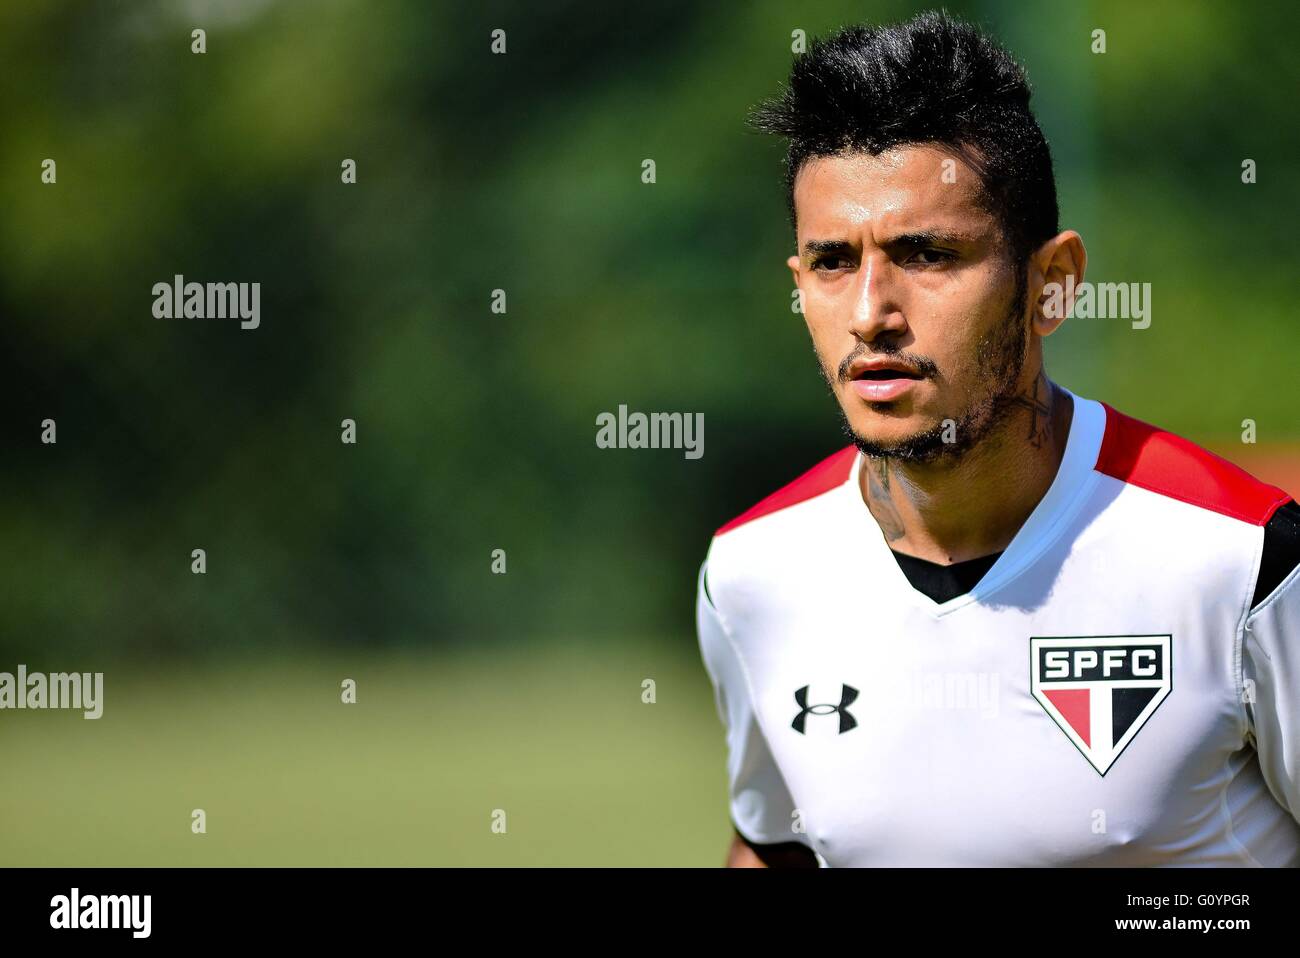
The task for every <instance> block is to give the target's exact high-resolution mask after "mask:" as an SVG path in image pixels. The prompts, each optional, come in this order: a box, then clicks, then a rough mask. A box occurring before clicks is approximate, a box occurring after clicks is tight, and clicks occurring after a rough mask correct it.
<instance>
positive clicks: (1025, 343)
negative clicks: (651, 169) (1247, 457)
mask: <svg viewBox="0 0 1300 958" xmlns="http://www.w3.org/2000/svg"><path fill="white" fill-rule="evenodd" d="M753 122H754V125H755V126H756V127H757V128H758V129H760V130H763V131H765V132H768V133H775V134H778V135H780V136H782V137H785V138H787V139H788V152H787V156H786V177H787V179H786V188H787V199H788V204H789V210H790V215H791V219H792V222H793V224H794V226H795V236H796V254H795V255H794V256H791V257H790V259H789V261H788V265H789V267H790V270H791V272H792V273H793V275H794V281H795V284H796V285H797V287H798V288H799V290H800V293H801V298H802V302H803V315H804V319H805V321H806V323H807V326H808V332H809V333H810V335H811V338H812V344H813V347H814V350H815V352H816V354H817V357H818V359H819V361H820V364H821V367H822V371H823V374H824V376H825V378H826V381H827V384H828V386H829V387H830V390H831V392H832V393H833V395H834V396H835V398H836V400H837V401H838V404H839V407H840V410H841V413H842V416H843V421H844V426H845V429H846V432H847V435H848V436H849V437H850V438H851V439H852V445H849V446H847V447H846V448H844V449H841V450H840V451H839V452H836V453H835V454H834V455H832V456H830V457H829V458H827V459H826V460H824V461H823V462H821V463H819V464H817V465H816V466H814V467H813V468H812V469H810V470H809V471H807V472H806V473H804V474H803V475H802V476H800V477H799V478H797V479H795V480H794V481H793V482H791V483H790V484H789V485H787V486H785V487H784V488H782V489H779V490H778V491H776V492H774V493H773V494H772V495H770V496H768V497H767V498H766V499H763V500H762V501H761V502H759V503H758V504H757V505H755V506H753V508H751V509H749V510H748V511H747V512H745V513H743V514H742V515H740V516H738V517H737V518H735V519H733V520H731V521H730V522H728V523H727V524H726V525H724V526H722V528H720V529H719V530H718V531H717V532H716V534H715V536H714V538H713V540H712V542H711V544H710V547H709V551H708V555H707V557H706V559H705V561H704V564H703V566H702V567H701V570H700V576H699V595H698V626H699V640H700V647H701V652H702V656H703V659H704V663H705V665H706V667H707V670H708V673H709V676H710V678H711V679H712V681H713V683H714V688H715V691H716V701H717V706H718V711H719V714H720V716H721V718H722V720H723V722H724V723H725V727H726V741H727V747H728V755H729V758H728V766H727V767H728V773H729V780H730V803H729V805H730V814H731V819H732V823H733V824H734V826H735V831H736V835H735V837H734V840H733V843H732V846H731V850H730V853H729V856H728V864H729V865H736V866H758V865H763V864H768V865H773V864H779V865H794V866H821V867H827V866H856V865H864V866H866V865H945V866H946V865H951V866H962V865H993V866H1036V865H1228V866H1232V865H1265V866H1284V865H1286V866H1295V865H1300V824H1298V823H1297V820H1296V816H1297V814H1300V581H1298V580H1300V575H1298V574H1297V565H1298V564H1300V507H1297V505H1296V503H1295V502H1293V501H1292V500H1291V498H1290V497H1289V496H1288V495H1287V494H1286V493H1285V492H1283V491H1282V490H1280V489H1278V488H1275V487H1273V486H1270V485H1267V484H1265V483H1263V482H1260V481H1258V480H1256V479H1254V478H1252V477H1251V476H1250V475H1248V474H1247V473H1245V472H1244V471H1242V470H1241V469H1239V468H1237V467H1236V466H1234V465H1231V464H1230V463H1228V462H1225V461H1224V460H1222V459H1219V458H1217V457H1216V456H1213V455H1211V454H1210V453H1208V452H1206V451H1204V450H1203V449H1201V448H1199V447H1197V446H1196V445H1193V444H1192V443H1191V442H1188V441H1187V440H1185V439H1182V438H1179V437H1178V436H1175V435H1172V434H1170V433H1168V432H1165V431H1163V430H1161V429H1158V428H1156V427H1154V426H1150V425H1147V424H1145V423H1142V422H1139V421H1137V420H1136V419H1133V418H1130V417H1129V416H1127V415H1124V414H1123V413H1121V412H1119V411H1117V410H1115V409H1114V408H1112V407H1111V406H1109V405H1107V404H1105V403H1103V402H1099V401H1096V400H1093V399H1088V398H1085V397H1083V396H1080V395H1076V394H1074V393H1072V392H1071V391H1070V390H1068V389H1066V388H1064V387H1063V386H1060V385H1058V384H1057V383H1054V382H1052V381H1051V380H1050V379H1049V378H1048V376H1047V373H1046V370H1045V369H1044V367H1043V348H1042V344H1043V339H1044V337H1046V336H1048V335H1050V334H1051V333H1052V332H1053V331H1054V330H1055V329H1056V328H1057V327H1058V326H1059V325H1060V323H1061V322H1062V318H1061V317H1062V314H1061V312H1060V311H1059V310H1053V309H1049V308H1048V304H1049V302H1050V300H1051V296H1052V295H1053V292H1052V291H1053V290H1054V289H1060V288H1066V289H1070V290H1073V289H1075V288H1076V287H1077V284H1079V283H1082V282H1084V268H1085V264H1086V255H1085V252H1084V246H1083V242H1082V240H1081V239H1080V237H1079V234H1078V233H1076V232H1073V231H1071V230H1064V231H1062V230H1061V229H1060V228H1059V226H1058V223H1057V215H1058V214H1057V203H1056V190H1055V185H1054V181H1053V172H1052V165H1051V157H1050V154H1049V151H1048V145H1047V143H1046V141H1045V139H1044V137H1043V134H1042V131H1041V130H1040V128H1039V126H1038V124H1037V122H1036V121H1035V119H1034V117H1033V115H1032V113H1031V112H1030V109H1029V89H1028V86H1027V83H1026V80H1025V76H1024V73H1023V71H1022V69H1021V68H1020V67H1019V66H1018V64H1016V63H1015V61H1014V60H1012V59H1011V57H1010V56H1008V54H1007V53H1006V52H1005V51H1004V50H1002V49H1001V48H1000V47H999V46H997V45H996V44H995V43H994V42H992V41H991V40H990V39H988V38H987V37H986V36H984V35H982V34H981V33H979V32H978V31H976V30H975V29H974V28H973V27H971V26H969V25H967V24H964V23H962V22H960V21H955V20H953V19H950V18H948V17H946V16H943V15H938V14H926V15H923V16H920V17H917V18H915V19H913V20H911V21H909V22H907V23H904V24H901V25H896V26H891V27H885V28H863V27H853V28H848V29H845V30H843V31H841V32H840V33H838V34H837V35H835V36H833V37H831V38H829V39H826V40H823V41H818V42H815V43H814V44H812V45H811V47H810V49H809V51H808V52H807V53H806V54H803V55H801V56H799V57H798V58H797V59H796V61H795V64H794V67H793V71H792V74H791V78H790V83H789V86H788V88H786V89H785V90H784V91H783V92H782V93H781V95H780V96H778V97H776V98H775V99H773V100H770V101H768V102H767V103H765V104H763V105H762V106H761V107H760V108H759V109H758V110H757V111H756V112H755V113H754V115H753ZM1070 278H1072V283H1071V284H1067V280H1069V279H1070Z"/></svg>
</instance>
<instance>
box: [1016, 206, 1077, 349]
mask: <svg viewBox="0 0 1300 958" xmlns="http://www.w3.org/2000/svg"><path fill="white" fill-rule="evenodd" d="M1087 265H1088V252H1087V250H1085V249H1084V248H1083V237H1082V236H1080V235H1079V234H1078V233H1076V232H1075V231H1074V230H1065V231H1064V232H1062V233H1058V234H1057V235H1056V236H1053V237H1052V238H1051V239H1049V240H1048V241H1047V242H1046V243H1044V244H1043V245H1042V246H1040V247H1038V249H1037V250H1035V251H1034V253H1033V254H1032V255H1031V256H1030V258H1029V293H1030V297H1031V298H1032V299H1033V301H1034V312H1033V316H1032V318H1031V319H1032V323H1033V329H1034V332H1036V333H1037V334H1038V335H1040V336H1050V335H1051V334H1052V333H1054V332H1056V330H1057V328H1058V327H1059V326H1060V325H1061V324H1062V323H1063V322H1065V317H1067V316H1069V315H1070V310H1072V309H1073V308H1074V295H1075V290H1076V289H1077V288H1078V286H1079V284H1080V283H1082V282H1083V274H1084V270H1085V269H1086V268H1087Z"/></svg>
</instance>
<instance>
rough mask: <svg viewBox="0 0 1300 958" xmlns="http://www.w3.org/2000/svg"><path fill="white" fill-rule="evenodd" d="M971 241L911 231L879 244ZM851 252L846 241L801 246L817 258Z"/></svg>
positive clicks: (950, 234) (950, 233)
mask: <svg viewBox="0 0 1300 958" xmlns="http://www.w3.org/2000/svg"><path fill="white" fill-rule="evenodd" d="M972 239H973V237H972V236H970V235H969V234H967V233H962V232H957V231H949V230H938V229H934V230H913V231H911V232H908V233H899V234H898V235H897V236H891V237H890V238H889V239H887V240H885V242H883V243H881V244H880V245H881V246H882V247H888V246H895V247H899V246H901V247H909V248H910V247H920V246H943V245H946V244H959V243H966V242H970V241H971V240H972ZM852 250H853V245H852V244H851V243H850V242H849V241H848V240H822V239H812V240H808V241H807V242H806V243H804V244H803V251H804V255H805V256H817V255H819V254H827V253H847V252H851V251H852Z"/></svg>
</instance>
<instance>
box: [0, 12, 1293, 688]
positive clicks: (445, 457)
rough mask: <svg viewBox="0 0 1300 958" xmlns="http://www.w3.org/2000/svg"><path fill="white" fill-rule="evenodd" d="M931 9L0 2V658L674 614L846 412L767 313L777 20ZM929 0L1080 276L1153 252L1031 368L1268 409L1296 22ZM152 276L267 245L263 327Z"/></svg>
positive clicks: (1278, 410)
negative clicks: (1027, 124) (697, 436)
mask: <svg viewBox="0 0 1300 958" xmlns="http://www.w3.org/2000/svg"><path fill="white" fill-rule="evenodd" d="M915 9H920V7H919V6H914V5H908V4H902V3H880V4H862V3H848V2H844V3H819V4H801V5H799V6H798V8H791V7H790V6H789V5H788V4H784V3H779V2H766V3H736V4H690V3H681V2H669V3H656V4H651V5H648V6H645V5H643V6H642V7H639V8H638V9H637V11H636V13H635V15H628V14H627V13H626V12H621V11H619V10H617V9H615V8H611V7H608V6H606V5H600V4H596V3H563V4H549V5H546V6H545V7H532V6H529V5H524V4H513V5H511V4H498V5H492V4H486V5H479V4H451V3H442V2H435V3H425V2H411V3H383V4H370V3H361V2H359V0H354V2H319V3H310V4H303V3H288V2H252V0H242V2H231V3H223V4H209V5H204V4H182V3H161V2H152V3H129V4H128V3H98V4H81V3H72V2H65V3H40V4H36V3H28V4H6V5H5V7H4V9H3V11H0V53H2V55H3V62H4V64H5V72H6V79H7V82H6V85H5V90H4V94H3V96H4V100H3V106H4V109H3V114H2V115H3V121H2V123H3V125H2V127H0V203H2V204H3V210H4V216H3V218H2V220H0V307H2V308H3V312H4V317H5V323H4V325H3V330H4V332H3V335H4V337H5V342H4V355H5V357H6V366H7V369H6V374H5V380H6V381H7V385H8V386H9V390H8V393H9V400H8V401H7V402H6V404H5V407H6V408H5V429H6V432H5V438H6V440H7V441H6V451H7V453H8V462H7V463H6V468H5V469H4V470H3V474H2V476H0V496H3V503H4V506H5V508H3V509H2V510H0V517H2V518H0V522H2V523H3V525H2V526H0V543H3V545H2V546H0V548H2V549H3V555H0V563H2V564H3V570H4V580H5V582H6V590H5V602H4V607H5V609H4V617H5V627H4V629H3V632H2V634H0V661H4V660H7V659H8V658H12V657H13V656H15V655H20V654H25V655H29V656H30V654H31V653H32V651H33V650H34V649H35V648H39V649H43V650H47V651H49V650H62V651H66V652H76V653H77V654H79V655H81V656H82V657H83V658H82V659H79V661H84V657H85V656H87V655H91V656H96V655H100V654H103V655H116V654H118V653H122V654H149V655H163V656H168V655H184V656H215V657H224V656H225V655H227V654H229V653H231V652H233V651H237V650H239V649H244V650H263V649H266V648H268V647H277V646H288V645H296V644H299V643H303V642H307V643H313V642H331V643H341V644H347V645H352V644H355V643H365V644H385V645H393V644H398V645H415V646H424V645H427V644H428V643H439V644H456V643H474V644H476V645H477V644H480V643H483V642H497V641H500V642H508V641H513V640H516V639H520V638H527V637H538V636H545V635H552V636H569V635H578V634H582V635H606V634H622V633H624V632H625V631H626V630H629V629H632V630H638V631H644V632H658V633H660V634H665V635H668V634H671V635H673V636H675V637H676V638H674V640H673V641H674V642H675V643H677V644H679V646H681V647H683V648H684V647H685V646H686V645H688V644H689V643H690V641H691V640H690V637H689V632H690V624H691V593H692V590H693V586H694V571H695V569H696V568H697V566H698V563H699V561H700V559H701V558H702V555H703V552H704V548H705V546H706V545H707V540H708V536H709V533H710V531H711V530H712V529H713V528H714V527H715V526H716V525H717V524H719V523H720V522H721V521H723V520H725V519H726V518H727V517H729V516H730V515H732V514H734V513H736V512H738V511H740V510H741V509H743V508H744V507H745V506H747V505H748V504H750V503H751V502H752V501H753V500H755V499H756V498H758V497H759V496H761V495H762V494H764V493H766V492H767V491H770V490H771V489H772V488H774V487H775V486H776V485H778V484H780V483H782V482H784V481H786V480H788V479H789V478H791V477H792V476H793V475H794V474H796V473H797V472H799V471H801V470H802V469H803V468H804V467H806V466H807V465H809V464H811V463H812V462H814V461H816V459H817V458H819V457H820V456H821V455H822V454H824V453H825V452H826V451H828V450H830V449H832V448H834V447H835V446H836V444H837V443H839V442H840V439H839V436H838V430H837V423H836V417H835V415H834V413H833V409H832V407H831V404H830V403H831V401H830V400H829V398H828V397H827V396H826V395H825V394H824V387H823V385H822V383H821V381H820V379H819V377H818V376H817V373H816V370H815V366H814V363H813V358H812V353H811V350H810V349H809V347H808V345H807V342H806V333H805V332H804V330H803V328H802V323H801V322H800V320H799V318H798V317H797V316H796V315H793V314H792V313H791V312H790V309H789V302H790V289H789V277H788V275H787V273H786V269H785V267H784V265H783V259H784V257H785V255H786V254H787V251H788V249H789V247H790V245H791V237H790V234H789V230H788V226H787V224H786V221H785V218H784V210H783V205H782V203H783V199H782V196H781V191H780V186H779V174H780V169H779V160H780V156H781V145H780V144H779V143H777V142H775V141H768V140H764V139H761V138H758V137H756V136H755V135H754V134H752V133H749V132H747V131H746V130H745V129H744V127H743V118H744V114H745V112H746V110H747V109H748V108H749V107H750V106H752V105H753V104H754V103H755V102H757V100H758V99H760V98H761V97H763V96H766V95H768V94H770V93H772V92H774V91H775V90H776V88H777V85H778V84H779V83H780V82H782V81H783V80H784V78H785V76H786V73H787V71H788V66H789V61H790V50H789V44H790V33H791V31H792V30H793V29H795V28H800V29H803V30H805V31H807V32H808V34H809V35H810V36H815V35H818V34H821V33H825V32H826V31H828V30H830V29H833V28H834V27H836V26H838V25H840V24H842V23H847V22H853V21H857V20H864V19H873V18H875V19H892V18H898V17H903V16H906V15H907V14H909V13H910V12H912V11H913V10H915ZM952 9H953V10H954V12H958V13H964V14H966V15H968V16H972V17H973V18H975V19H977V20H979V21H981V22H983V23H985V24H986V25H988V26H991V27H992V28H993V29H994V31H995V32H996V33H997V34H998V35H999V36H1000V37H1002V38H1003V40H1004V41H1005V42H1006V43H1007V44H1008V45H1009V46H1010V47H1011V48H1012V49H1013V50H1014V51H1015V52H1017V53H1018V54H1019V55H1020V56H1022V57H1023V58H1024V59H1025V60H1026V62H1027V64H1028V66H1029V68H1030V72H1031V78H1032V80H1033V81H1034V83H1035V85H1036V90H1037V93H1036V97H1037V104H1038V108H1039V110H1040V114H1041V119H1042V121H1043V123H1044V126H1045V127H1046V129H1047V132H1048V135H1049V139H1050V140H1051V141H1052V142H1053V144H1054V147H1055V150H1056V155H1057V162H1058V168H1059V170H1058V172H1059V179H1060V184H1061V193H1062V207H1063V214H1064V222H1065V223H1066V224H1067V225H1073V226H1078V227H1080V228H1081V229H1082V230H1083V231H1084V234H1085V239H1086V241H1087V242H1088V245H1089V249H1090V252H1091V256H1092V260H1091V264H1090V273H1089V276H1090V278H1092V279H1095V280H1105V279H1110V280H1117V281H1124V282H1131V281H1132V282H1138V281H1140V282H1150V283H1152V286H1153V293H1152V302H1153V310H1154V315H1153V323H1152V326H1151V328H1150V329H1147V330H1141V331H1136V330H1131V329H1130V328H1129V327H1128V326H1127V324H1126V323H1124V322H1122V321H1119V322H1117V321H1102V320H1093V321H1082V320H1081V321H1078V322H1075V323H1071V324H1067V326H1066V328H1065V329H1064V330H1063V331H1062V332H1061V333H1059V334H1058V335H1057V336H1056V337H1054V339H1053V340H1052V341H1050V343H1049V363H1050V366H1051V369H1052V370H1053V372H1054V373H1055V375H1056V376H1057V377H1058V378H1059V379H1060V380H1061V381H1062V382H1064V383H1066V384H1067V385H1069V386H1071V388H1074V389H1075V390H1077V391H1079V392H1081V393H1083V394H1084V395H1093V396H1099V397H1101V398H1105V399H1107V400H1108V401H1110V402H1112V403H1113V404H1115V405H1117V406H1119V407H1121V408H1124V409H1125V410H1126V411H1129V412H1131V413H1132V414H1134V415H1139V416H1142V417H1144V418H1150V419H1153V420H1155V421H1157V422H1159V423H1160V424H1161V425H1164V426H1166V427H1168V428H1173V429H1176V430H1179V431H1182V432H1185V433H1187V434H1189V435H1192V436H1193V437H1196V438H1201V437H1209V436H1223V435H1226V434H1230V433H1233V432H1235V431H1236V430H1237V429H1238V424H1239V423H1240V421H1241V420H1242V419H1243V418H1244V417H1246V416H1250V417H1252V418H1255V419H1256V420H1257V421H1258V422H1259V424H1260V431H1261V437H1262V438H1279V437H1294V436H1295V435H1296V434H1297V424H1296V420H1295V417H1294V415H1293V412H1294V403H1293V399H1294V391H1293V390H1291V389H1285V388H1278V384H1279V383H1289V382H1290V381H1292V379H1293V376H1292V375H1291V372H1290V364H1291V362H1292V357H1294V356H1295V355H1296V354H1297V352H1298V351H1300V350H1298V348H1300V329H1298V328H1297V325H1296V324H1295V323H1292V322H1289V321H1288V311H1289V305H1290V304H1289V297H1288V286H1289V283H1290V281H1291V279H1292V277H1293V274H1294V269H1293V267H1294V262H1295V256H1294V254H1293V253H1291V252H1290V235H1289V225H1290V219H1291V216H1292V213H1293V211H1294V210H1295V209H1296V207H1297V203H1296V200H1297V183H1296V179H1295V177H1293V176H1290V175H1289V174H1290V164H1291V162H1292V160H1293V158H1294V156H1295V154H1296V149H1295V147H1296V144H1295V142H1294V141H1295V136H1296V133H1295V129H1296V125H1295V124H1294V123H1291V122H1285V121H1286V120H1287V119H1290V118H1293V116H1294V111H1293V108H1292V101H1293V99H1294V90H1295V89H1296V82H1295V81H1296V71H1297V66H1296V60H1295V57H1294V56H1293V55H1292V51H1291V36H1292V31H1291V30H1289V29H1285V26H1286V25H1287V24H1289V23H1292V22H1293V19H1291V18H1292V15H1291V14H1289V13H1285V12H1283V11H1284V9H1285V8H1278V10H1277V11H1272V12H1270V13H1269V15H1268V16H1262V15H1258V14H1257V13H1255V12H1252V10H1251V8H1249V7H1247V6H1242V5H1219V6H1210V5H1195V4H1182V3H1169V4H1155V5H1149V4H1126V3H1103V4H1092V5H1089V4H1083V5H1073V6H1071V7H1069V8H1068V9H1067V8H1065V7H1062V6H1061V5H1058V4H1052V3H1042V4H1037V5H1028V6H1027V5H1023V4H993V3H982V4H957V5H954V6H953V7H952ZM194 26H203V27H204V28H205V29H206V30H207V35H208V38H207V44H208V50H207V53H206V54H203V55H196V54H193V53H191V52H190V30H191V29H192V28H193V27H194ZM497 27H502V28H504V29H506V31H507V43H508V46H507V51H508V52H507V54H506V55H504V56H493V55H492V54H491V53H490V52H489V33H490V31H491V30H492V29H494V28H497ZM1098 27H1100V28H1103V29H1105V30H1106V31H1107V52H1106V53H1105V54H1102V55H1098V54H1094V53H1092V52H1091V51H1090V44H1091V37H1090V34H1091V31H1092V30H1093V29H1094V28H1098ZM45 157H52V158H55V159H56V160H57V162H58V184H57V185H56V186H44V185H42V184H41V183H40V180H39V173H40V162H41V160H42V159H43V158H45ZM647 157H649V158H653V159H654V160H655V161H656V163H657V168H658V182H657V183H656V184H654V185H646V184H643V183H642V182H641V179H640V170H641V166H640V164H641V161H642V160H643V159H644V158H647ZM1246 157H1249V158H1252V159H1254V160H1256V162H1257V163H1258V165H1259V170H1260V173H1259V182H1258V184H1256V185H1253V186H1245V185H1243V184H1242V183H1241V182H1240V164H1241V161H1242V159H1243V158H1246ZM344 158H353V159H355V160H356V161H357V164H358V182H357V184H356V185H355V186H345V185H343V184H342V183H341V182H340V176H339V172H340V163H341V162H342V160H343V159H344ZM177 273H180V274H183V275H184V276H186V277H187V279H191V280H199V281H258V282H260V283H261V284H262V315H263V320H262V325H261V327H260V328H259V329H257V330H249V331H245V330H240V329H239V328H238V327H237V325H236V324H233V323H222V322H212V321H199V320H190V321H182V320H176V321H166V320H155V319H154V318H153V317H152V315H151V312H150V306H151V302H152V295H151V292H150V290H151V287H152V285H153V284H154V283H155V282H159V281H169V280H170V278H171V277H172V276H173V275H174V274H177ZM494 289H503V290H505V291H506V294H507V296H508V312H507V313H506V314H505V315H498V314H494V313H493V312H491V311H490V308H489V306H490V297H491V291H492V290H494ZM1207 382H1208V383H1213V384H1214V385H1215V388H1213V389H1207V388H1205V385H1206V383H1207ZM620 403H626V404H628V406H629V407H630V408H632V409H642V410H664V411H691V412H703V413H704V415H705V422H706V429H705V449H706V454H705V456H704V458H703V459H701V460H698V461H688V460H685V459H684V458H683V457H682V456H681V455H680V454H678V453H674V452H669V451H658V452H645V451H641V452H638V451H630V450H624V451H614V452H610V451H602V450H598V449H597V448H596V446H595V444H594V433H595V425H594V424H595V417H596V415H597V414H598V413H600V412H601V411H605V410H613V409H616V408H617V406H618V404H620ZM47 417H48V418H53V419H55V420H56V421H57V423H58V438H59V441H58V444H57V446H46V445H41V444H40V443H39V442H38V435H39V423H40V422H41V420H42V419H45V418H47ZM344 418H353V419H355V420H356V422H357V424H358V437H359V441H358V444H357V445H355V446H345V445H343V444H341V443H340V441H339V423H340V421H341V420H342V419H344ZM194 548H204V549H206V550H207V555H208V570H209V571H208V573H207V574H206V576H195V575H192V574H191V572H190V558H189V557H190V552H191V550H192V549H194ZM495 548H502V549H505V550H506V552H507V555H508V562H509V565H508V568H509V572H508V574H507V575H505V576H493V575H490V574H489V556H490V553H491V550H492V549H495ZM90 664H91V663H86V665H85V666H82V667H89V665H90Z"/></svg>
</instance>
